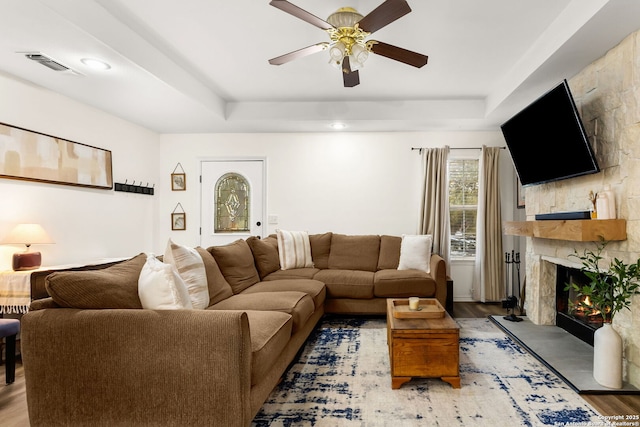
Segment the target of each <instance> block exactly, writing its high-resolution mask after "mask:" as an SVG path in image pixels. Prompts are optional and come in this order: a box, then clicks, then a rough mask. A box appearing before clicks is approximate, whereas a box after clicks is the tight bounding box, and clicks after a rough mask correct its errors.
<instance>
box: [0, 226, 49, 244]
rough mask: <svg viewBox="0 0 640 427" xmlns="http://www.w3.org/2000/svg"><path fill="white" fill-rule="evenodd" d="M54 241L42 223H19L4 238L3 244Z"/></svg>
mask: <svg viewBox="0 0 640 427" xmlns="http://www.w3.org/2000/svg"><path fill="white" fill-rule="evenodd" d="M46 243H54V242H53V240H51V237H49V235H48V234H47V232H46V231H44V228H42V226H41V225H40V224H18V225H16V226H15V227H14V228H13V230H11V231H10V232H9V234H7V235H6V236H5V238H4V239H2V244H3V245H18V244H20V245H26V246H27V247H29V246H31V245H32V244H46Z"/></svg>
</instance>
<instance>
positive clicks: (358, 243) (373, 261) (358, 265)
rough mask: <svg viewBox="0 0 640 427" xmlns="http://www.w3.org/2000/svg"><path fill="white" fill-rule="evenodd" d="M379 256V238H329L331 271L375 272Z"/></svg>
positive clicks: (364, 236)
mask: <svg viewBox="0 0 640 427" xmlns="http://www.w3.org/2000/svg"><path fill="white" fill-rule="evenodd" d="M379 255H380V236H377V235H362V236H348V235H345V234H334V235H333V236H332V237H331V253H330V254H329V268H330V269H333V270H362V271H376V270H377V268H378V258H379Z"/></svg>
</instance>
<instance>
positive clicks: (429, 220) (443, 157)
mask: <svg viewBox="0 0 640 427" xmlns="http://www.w3.org/2000/svg"><path fill="white" fill-rule="evenodd" d="M421 152H422V166H423V185H422V204H421V209H420V219H421V223H420V234H431V235H432V236H433V252H434V253H437V254H439V255H440V256H441V257H442V258H443V259H444V261H445V263H446V265H447V274H449V272H450V268H451V265H450V263H449V249H450V242H449V239H450V234H451V229H450V226H449V173H448V160H449V147H448V146H445V147H443V148H422V149H421Z"/></svg>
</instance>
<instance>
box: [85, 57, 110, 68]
mask: <svg viewBox="0 0 640 427" xmlns="http://www.w3.org/2000/svg"><path fill="white" fill-rule="evenodd" d="M80 62H82V63H83V64H84V65H86V66H87V67H89V68H93V69H94V70H108V69H110V68H111V65H109V64H107V63H106V62H104V61H101V60H99V59H95V58H82V59H81V60H80Z"/></svg>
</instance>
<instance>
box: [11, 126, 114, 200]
mask: <svg viewBox="0 0 640 427" xmlns="http://www.w3.org/2000/svg"><path fill="white" fill-rule="evenodd" d="M0 177H2V178H8V179H19V180H26V181H37V182H48V183H53V184H63V185H75V186H81V187H92V188H100V189H109V190H110V189H111V188H113V175H112V164H111V151H109V150H104V149H102V148H97V147H92V146H90V145H85V144H80V143H78V142H73V141H69V140H66V139H63V138H58V137H55V136H51V135H46V134H43V133H40V132H34V131H31V130H27V129H22V128H19V127H16V126H11V125H8V124H4V123H0Z"/></svg>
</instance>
